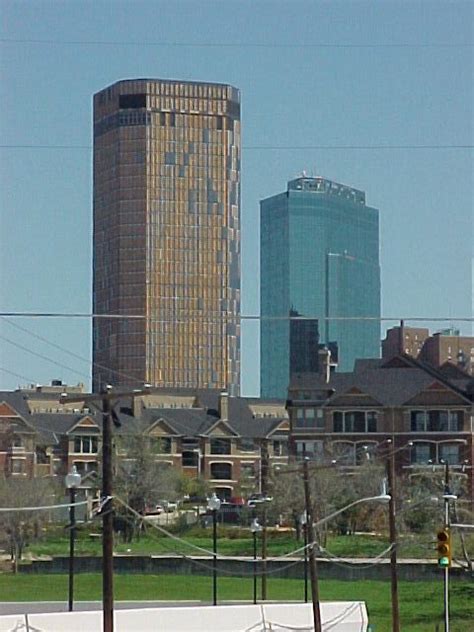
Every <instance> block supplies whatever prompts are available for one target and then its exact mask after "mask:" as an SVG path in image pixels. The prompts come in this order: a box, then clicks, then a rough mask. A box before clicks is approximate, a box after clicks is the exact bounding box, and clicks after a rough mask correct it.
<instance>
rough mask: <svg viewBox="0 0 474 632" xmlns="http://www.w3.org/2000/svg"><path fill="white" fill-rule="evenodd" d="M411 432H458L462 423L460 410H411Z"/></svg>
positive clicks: (462, 417)
mask: <svg viewBox="0 0 474 632" xmlns="http://www.w3.org/2000/svg"><path fill="white" fill-rule="evenodd" d="M410 422H411V431H412V432H459V431H461V430H462V429H463V425H464V412H463V411H462V410H442V409H435V410H412V411H410Z"/></svg>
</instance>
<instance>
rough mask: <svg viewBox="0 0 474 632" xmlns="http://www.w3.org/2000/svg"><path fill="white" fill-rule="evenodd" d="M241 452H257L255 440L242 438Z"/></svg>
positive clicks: (240, 443)
mask: <svg viewBox="0 0 474 632" xmlns="http://www.w3.org/2000/svg"><path fill="white" fill-rule="evenodd" d="M239 450H240V451H241V452H255V450H256V445H255V441H254V439H248V438H247V437H242V439H241V440H240V442H239Z"/></svg>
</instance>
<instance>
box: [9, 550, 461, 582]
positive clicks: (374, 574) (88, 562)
mask: <svg viewBox="0 0 474 632" xmlns="http://www.w3.org/2000/svg"><path fill="white" fill-rule="evenodd" d="M292 562H295V563H294V564H292V565H291V566H289V564H291V563H292ZM68 565H69V558H68V557H55V558H52V559H51V560H35V561H33V562H31V563H30V564H21V565H20V569H19V570H20V572H22V573H67V572H68V568H69V566H68ZM253 565H254V563H253V561H252V560H251V559H249V558H242V559H239V558H229V559H225V560H224V559H218V560H217V571H218V573H219V572H222V573H226V572H231V573H232V574H235V575H238V576H241V577H246V576H248V577H251V576H252V575H253ZM74 569H75V572H76V573H100V572H102V558H101V557H76V558H75V562H74ZM257 570H258V571H259V572H260V571H261V570H262V565H261V562H260V561H258V562H257ZM267 570H268V571H269V572H270V573H271V576H272V577H280V578H283V579H303V576H304V566H303V561H302V560H292V559H291V558H283V559H282V560H278V561H277V560H268V561H267ZM318 570H319V575H320V577H321V579H339V580H346V581H358V580H361V579H373V580H389V579H390V564H389V561H388V560H382V561H380V562H378V563H377V564H374V565H372V566H367V560H361V561H360V562H356V561H351V562H344V563H343V564H341V561H338V562H337V563H334V562H333V561H331V560H327V559H323V558H321V559H318ZM114 572H115V573H127V574H131V573H138V574H147V573H150V574H153V575H166V574H172V575H210V574H211V572H212V558H211V557H197V556H196V557H192V558H189V557H187V558H183V557H178V556H172V555H156V556H155V555H152V556H146V555H142V556H137V555H116V556H114ZM440 573H441V571H440V570H439V568H438V567H437V564H436V562H435V561H433V562H415V561H404V560H400V561H399V564H398V577H399V579H401V580H405V581H419V580H431V579H440V576H441V575H440ZM450 578H451V579H452V580H454V581H456V580H461V581H462V580H468V581H472V579H473V576H472V574H471V573H469V572H467V571H465V570H464V569H462V568H459V567H455V568H452V569H451V571H450Z"/></svg>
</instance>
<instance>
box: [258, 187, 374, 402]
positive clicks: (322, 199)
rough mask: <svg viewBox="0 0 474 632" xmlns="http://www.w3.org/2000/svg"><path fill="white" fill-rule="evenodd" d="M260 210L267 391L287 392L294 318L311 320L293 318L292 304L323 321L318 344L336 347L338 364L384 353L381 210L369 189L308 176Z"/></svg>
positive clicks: (342, 367)
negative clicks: (371, 199)
mask: <svg viewBox="0 0 474 632" xmlns="http://www.w3.org/2000/svg"><path fill="white" fill-rule="evenodd" d="M260 217H261V253H260V256H261V315H262V323H261V395H262V396H263V397H284V396H285V393H286V389H287V387H288V383H289V378H290V374H291V372H292V368H291V363H292V362H293V361H294V360H292V358H295V354H296V352H295V350H293V351H292V349H291V342H292V335H291V324H290V322H291V323H293V322H295V323H296V322H304V321H298V320H296V321H290V320H289V319H288V318H287V317H288V315H289V314H290V310H293V311H294V312H297V313H298V314H299V315H301V316H304V317H306V318H307V319H310V320H314V321H317V322H318V334H319V344H323V345H327V346H330V345H331V346H332V347H333V348H334V347H337V353H338V368H339V370H343V371H347V370H352V368H353V364H354V361H355V360H356V359H357V358H367V357H378V356H379V347H380V323H379V320H378V318H379V317H380V266H379V223H378V210H377V209H375V208H371V207H369V206H367V205H366V204H365V194H364V192H362V191H358V190H356V189H353V188H351V187H347V186H344V185H341V184H337V183H335V182H331V181H330V180H327V179H324V178H319V177H316V178H313V177H311V178H308V177H301V178H297V179H295V180H293V181H291V182H289V183H288V189H287V191H286V192H285V193H281V194H278V195H275V196H273V197H270V198H267V199H265V200H262V201H261V216H260ZM357 318H358V319H359V320H357ZM293 338H294V335H293ZM311 344H312V343H311V341H310V339H308V345H309V346H311ZM298 345H299V347H300V348H301V342H298Z"/></svg>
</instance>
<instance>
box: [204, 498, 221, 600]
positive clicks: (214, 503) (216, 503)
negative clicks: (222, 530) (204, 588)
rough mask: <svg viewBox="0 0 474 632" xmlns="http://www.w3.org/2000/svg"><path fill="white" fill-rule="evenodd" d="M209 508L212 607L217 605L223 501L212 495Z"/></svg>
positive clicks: (208, 504)
mask: <svg viewBox="0 0 474 632" xmlns="http://www.w3.org/2000/svg"><path fill="white" fill-rule="evenodd" d="M207 508H208V509H210V511H212V551H213V554H214V555H213V560H212V605H213V606H216V605H217V512H218V511H219V509H220V508H221V501H220V500H219V498H218V497H217V495H216V492H214V493H213V494H212V496H211V497H210V498H209V500H208V503H207Z"/></svg>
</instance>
